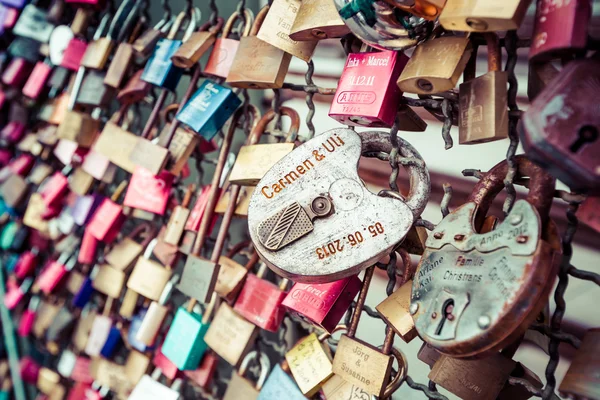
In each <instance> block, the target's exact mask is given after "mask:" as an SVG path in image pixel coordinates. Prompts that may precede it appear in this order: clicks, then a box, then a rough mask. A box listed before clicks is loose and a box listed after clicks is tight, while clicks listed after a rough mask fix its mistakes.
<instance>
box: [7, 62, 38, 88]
mask: <svg viewBox="0 0 600 400" xmlns="http://www.w3.org/2000/svg"><path fill="white" fill-rule="evenodd" d="M32 69H33V65H32V64H31V63H30V62H29V61H27V60H25V59H24V58H20V57H17V58H13V59H12V60H11V61H10V63H9V64H8V66H7V67H6V68H5V69H4V72H3V73H2V83H4V84H5V85H7V86H14V87H21V86H23V84H24V83H25V80H26V79H27V77H28V76H29V74H30V73H31V70H32Z"/></svg>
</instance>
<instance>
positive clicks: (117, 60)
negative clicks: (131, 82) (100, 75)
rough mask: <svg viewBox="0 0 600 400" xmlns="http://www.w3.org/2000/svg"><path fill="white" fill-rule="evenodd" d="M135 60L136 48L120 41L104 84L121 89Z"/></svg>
mask: <svg viewBox="0 0 600 400" xmlns="http://www.w3.org/2000/svg"><path fill="white" fill-rule="evenodd" d="M133 61H134V50H133V46H132V45H131V44H130V43H127V42H123V43H119V46H118V47H117V51H116V52H115V55H114V56H113V58H112V60H111V62H110V64H109V66H108V70H107V71H106V75H105V76H104V81H103V82H104V84H105V85H106V86H109V87H111V88H113V89H119V88H120V87H121V85H122V84H123V81H124V80H125V77H126V76H127V73H128V72H129V69H130V66H131V64H132V63H133Z"/></svg>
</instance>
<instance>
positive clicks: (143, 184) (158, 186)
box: [123, 149, 175, 215]
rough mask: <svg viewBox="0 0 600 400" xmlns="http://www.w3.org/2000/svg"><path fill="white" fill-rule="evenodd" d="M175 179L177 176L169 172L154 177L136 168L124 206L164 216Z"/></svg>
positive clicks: (143, 169)
mask: <svg viewBox="0 0 600 400" xmlns="http://www.w3.org/2000/svg"><path fill="white" fill-rule="evenodd" d="M165 150H166V149H165ZM174 179H175V176H174V175H172V174H171V173H170V172H168V171H162V172H160V173H159V174H158V175H154V174H153V173H152V172H151V171H149V170H147V169H146V168H142V167H139V166H136V167H135V169H134V171H133V175H131V180H130V182H129V186H128V187H127V192H126V193H125V199H124V200H123V205H125V206H127V207H132V208H136V209H139V210H144V211H148V212H151V213H154V214H158V215H164V213H165V211H166V210H167V203H168V201H169V197H170V194H171V186H172V185H173V180H174Z"/></svg>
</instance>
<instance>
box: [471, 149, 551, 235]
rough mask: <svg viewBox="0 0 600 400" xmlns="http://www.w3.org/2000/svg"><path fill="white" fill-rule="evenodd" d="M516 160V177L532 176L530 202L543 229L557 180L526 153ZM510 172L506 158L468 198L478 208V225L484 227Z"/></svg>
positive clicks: (528, 197)
mask: <svg viewBox="0 0 600 400" xmlns="http://www.w3.org/2000/svg"><path fill="white" fill-rule="evenodd" d="M514 162H515V166H516V167H517V176H518V177H525V176H528V177H529V180H530V182H529V193H528V194H527V201H528V202H529V203H530V204H531V205H532V206H534V207H535V208H536V210H537V211H538V214H539V216H540V219H541V221H542V231H543V230H544V229H545V226H546V223H547V221H548V216H549V215H550V208H551V207H552V200H553V198H554V188H555V185H556V180H555V179H554V178H553V177H552V176H551V175H550V174H548V173H547V172H546V171H545V170H544V169H542V168H541V167H539V166H538V165H536V164H534V163H533V162H532V161H530V160H529V159H527V158H526V157H525V156H523V155H518V156H515V158H514ZM507 172H508V162H507V161H506V160H503V161H501V162H500V163H498V164H496V166H494V167H493V168H492V169H490V170H489V171H488V172H487V173H486V174H485V175H484V177H483V178H482V179H481V180H480V181H479V182H478V183H477V185H475V187H474V188H473V192H471V195H470V196H469V200H468V201H470V202H473V203H475V204H476V205H477V208H478V210H477V215H476V217H475V226H481V223H482V222H483V219H484V218H485V216H486V214H487V212H488V210H489V208H490V206H491V205H492V201H493V200H494V198H495V197H496V196H497V195H498V194H499V193H500V192H501V191H502V190H503V189H504V187H505V186H504V179H505V178H506V174H507Z"/></svg>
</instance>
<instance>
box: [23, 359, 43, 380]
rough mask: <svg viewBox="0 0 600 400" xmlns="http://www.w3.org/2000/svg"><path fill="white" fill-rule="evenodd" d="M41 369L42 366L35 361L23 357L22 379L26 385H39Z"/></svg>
mask: <svg viewBox="0 0 600 400" xmlns="http://www.w3.org/2000/svg"><path fill="white" fill-rule="evenodd" d="M40 368H41V366H40V365H39V364H38V363H36V362H35V361H33V359H32V358H31V357H23V358H22V359H21V364H20V369H21V378H22V379H23V381H24V382H26V383H30V384H32V385H35V384H37V380H38V376H39V375H40Z"/></svg>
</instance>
